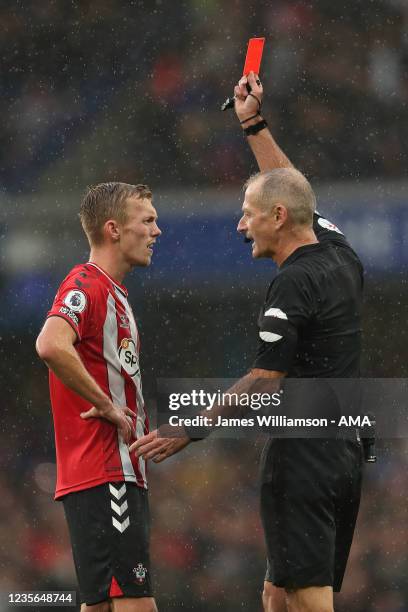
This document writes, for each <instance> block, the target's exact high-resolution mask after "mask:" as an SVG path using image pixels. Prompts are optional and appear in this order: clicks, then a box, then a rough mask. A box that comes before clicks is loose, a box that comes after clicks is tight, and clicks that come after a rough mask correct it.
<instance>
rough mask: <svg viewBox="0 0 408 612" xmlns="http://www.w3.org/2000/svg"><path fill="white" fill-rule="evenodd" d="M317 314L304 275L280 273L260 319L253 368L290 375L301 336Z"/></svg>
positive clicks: (311, 293) (288, 270)
mask: <svg viewBox="0 0 408 612" xmlns="http://www.w3.org/2000/svg"><path fill="white" fill-rule="evenodd" d="M313 314H314V303H313V292H312V288H311V286H310V281H309V279H308V277H307V275H306V273H305V272H303V271H302V270H297V271H296V272H295V273H293V271H292V270H290V269H289V268H288V269H287V270H283V271H281V272H280V273H279V274H278V276H277V277H276V278H275V280H274V281H273V283H272V285H271V287H270V289H269V292H268V296H267V299H266V302H265V305H264V308H263V310H262V313H261V316H260V317H259V321H258V325H259V346H258V352H257V355H256V358H255V361H254V363H253V364H252V368H261V369H263V370H276V371H278V372H289V370H290V368H291V366H292V363H293V361H294V359H295V356H296V351H297V344H298V336H299V333H301V330H302V328H303V327H304V326H305V325H306V324H307V323H308V321H310V319H311V318H312V317H313Z"/></svg>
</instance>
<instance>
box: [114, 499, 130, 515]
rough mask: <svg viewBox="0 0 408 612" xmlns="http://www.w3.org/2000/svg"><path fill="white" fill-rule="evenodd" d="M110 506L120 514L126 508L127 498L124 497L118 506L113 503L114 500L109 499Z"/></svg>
mask: <svg viewBox="0 0 408 612" xmlns="http://www.w3.org/2000/svg"><path fill="white" fill-rule="evenodd" d="M111 508H112V510H113V511H114V512H116V514H118V515H119V516H122V514H123V513H124V512H125V511H126V510H127V509H128V503H127V500H126V499H125V501H124V502H123V504H122V505H121V506H118V504H115V502H114V501H112V500H111Z"/></svg>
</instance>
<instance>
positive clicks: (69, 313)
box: [59, 306, 79, 326]
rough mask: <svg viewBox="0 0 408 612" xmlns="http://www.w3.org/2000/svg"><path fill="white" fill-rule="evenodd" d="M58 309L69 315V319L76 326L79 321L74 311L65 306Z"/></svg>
mask: <svg viewBox="0 0 408 612" xmlns="http://www.w3.org/2000/svg"><path fill="white" fill-rule="evenodd" d="M59 311H60V312H61V313H62V314H64V315H67V317H69V318H70V319H72V321H73V322H74V323H75V325H76V326H78V324H79V321H78V317H77V316H76V314H75V312H72V310H70V309H69V308H67V307H66V306H61V308H60V309H59Z"/></svg>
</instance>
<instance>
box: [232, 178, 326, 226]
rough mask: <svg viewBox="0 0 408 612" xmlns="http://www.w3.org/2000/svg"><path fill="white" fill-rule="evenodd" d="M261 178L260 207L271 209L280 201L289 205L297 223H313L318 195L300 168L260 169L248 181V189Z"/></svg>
mask: <svg viewBox="0 0 408 612" xmlns="http://www.w3.org/2000/svg"><path fill="white" fill-rule="evenodd" d="M258 181H259V191H258V193H257V204H258V206H259V207H260V208H262V209H263V210H265V211H268V212H269V211H271V210H272V208H273V206H274V205H275V204H277V203H278V202H279V203H280V204H283V205H284V206H285V207H286V209H287V211H288V215H289V219H290V220H291V221H292V222H293V223H294V224H295V225H307V226H311V225H312V223H313V213H314V211H315V210H316V196H315V194H314V192H313V189H312V187H311V185H310V183H309V181H308V180H307V179H306V177H304V176H303V174H302V173H301V172H299V170H296V169H295V168H275V169H274V170H268V171H266V172H258V173H257V174H254V175H253V176H251V177H250V178H249V179H248V180H247V182H246V183H245V185H244V189H246V188H247V187H249V186H250V185H252V184H253V183H255V182H258Z"/></svg>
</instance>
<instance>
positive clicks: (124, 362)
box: [118, 338, 139, 376]
mask: <svg viewBox="0 0 408 612" xmlns="http://www.w3.org/2000/svg"><path fill="white" fill-rule="evenodd" d="M118 355H119V361H120V365H121V366H122V368H123V369H124V370H125V372H127V373H128V374H129V376H136V374H138V372H139V355H138V354H137V349H136V344H135V341H134V340H133V338H123V339H122V341H121V343H120V346H119V350H118Z"/></svg>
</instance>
